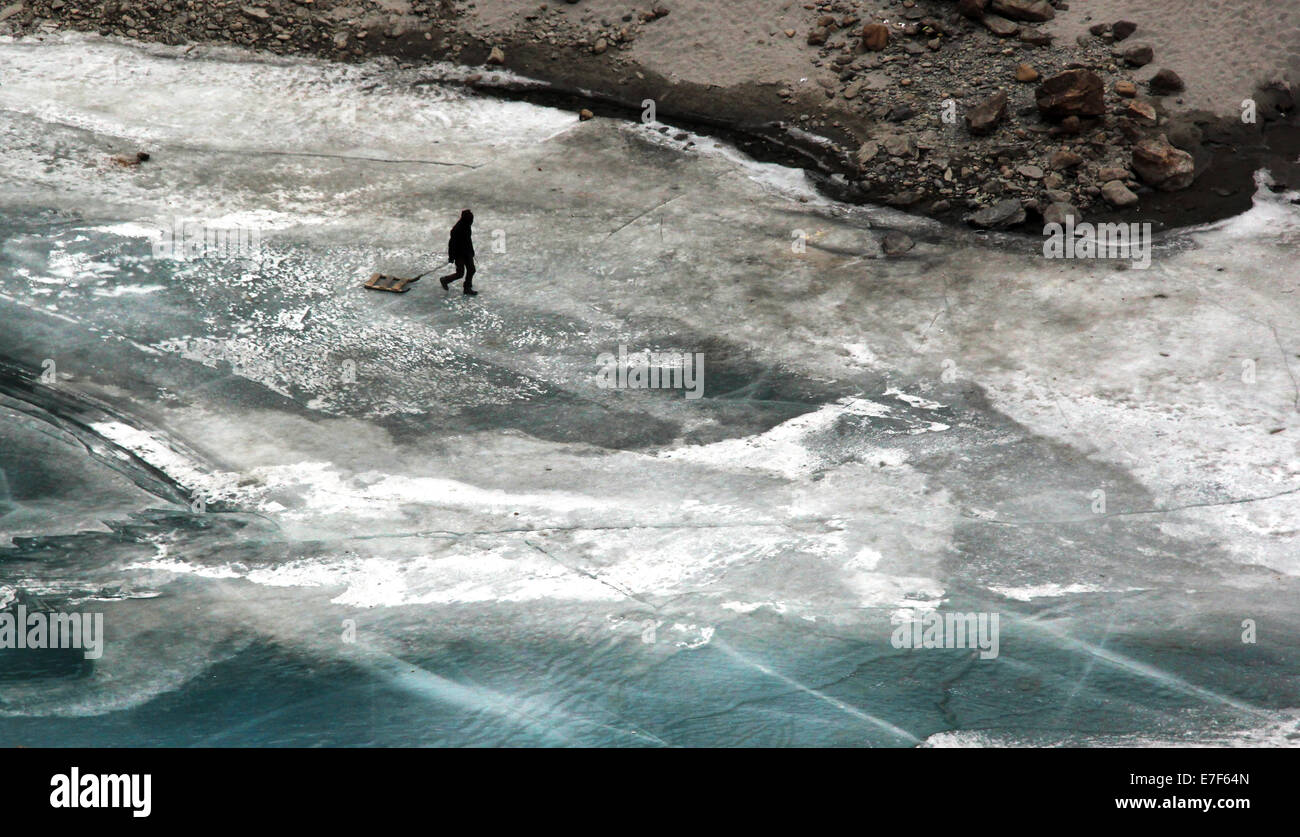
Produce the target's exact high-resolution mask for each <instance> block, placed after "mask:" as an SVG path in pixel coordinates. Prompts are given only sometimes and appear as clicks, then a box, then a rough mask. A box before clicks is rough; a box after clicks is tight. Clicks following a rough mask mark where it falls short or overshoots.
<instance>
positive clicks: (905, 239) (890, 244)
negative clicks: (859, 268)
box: [880, 230, 916, 256]
mask: <svg viewBox="0 0 1300 837" xmlns="http://www.w3.org/2000/svg"><path fill="white" fill-rule="evenodd" d="M915 246H916V242H914V241H912V239H911V237H910V236H908V235H907V233H902V232H899V231H898V230H890V231H889V232H887V233H885V237H884V238H883V239H881V242H880V249H881V251H883V252H884V254H885V255H886V256H901V255H903V254H904V253H906V252H907V251H908V250H911V249H912V248H913V247H915Z"/></svg>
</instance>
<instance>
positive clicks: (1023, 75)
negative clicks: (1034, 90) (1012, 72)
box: [1016, 64, 1039, 84]
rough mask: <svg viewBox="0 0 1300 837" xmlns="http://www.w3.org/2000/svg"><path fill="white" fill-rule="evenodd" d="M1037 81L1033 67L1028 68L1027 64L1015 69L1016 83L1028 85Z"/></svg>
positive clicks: (1036, 72) (1037, 77) (1036, 74)
mask: <svg viewBox="0 0 1300 837" xmlns="http://www.w3.org/2000/svg"><path fill="white" fill-rule="evenodd" d="M1038 79H1039V74H1038V71H1037V70H1035V69H1034V68H1033V67H1031V66H1029V65H1028V64H1021V65H1020V66H1018V67H1016V81H1021V82H1024V83H1026V84H1028V83H1030V82H1034V81H1038Z"/></svg>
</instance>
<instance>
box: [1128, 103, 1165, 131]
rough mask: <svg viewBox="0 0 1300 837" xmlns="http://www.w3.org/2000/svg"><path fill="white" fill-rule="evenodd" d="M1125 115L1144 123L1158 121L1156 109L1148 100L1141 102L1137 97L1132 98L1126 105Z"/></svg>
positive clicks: (1151, 123) (1152, 123)
mask: <svg viewBox="0 0 1300 837" xmlns="http://www.w3.org/2000/svg"><path fill="white" fill-rule="evenodd" d="M1123 113H1124V115H1125V116H1127V117H1129V118H1130V119H1136V120H1137V121H1138V122H1140V123H1142V124H1143V125H1154V124H1156V122H1157V121H1158V120H1157V118H1156V109H1155V108H1153V107H1151V105H1150V104H1149V103H1147V102H1140V101H1138V100H1137V99H1130V100H1129V102H1128V104H1126V105H1125V106H1124V111H1123Z"/></svg>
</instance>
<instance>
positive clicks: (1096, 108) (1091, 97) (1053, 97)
mask: <svg viewBox="0 0 1300 837" xmlns="http://www.w3.org/2000/svg"><path fill="white" fill-rule="evenodd" d="M1034 99H1035V101H1036V102H1037V104H1038V112H1039V113H1041V114H1042V115H1043V116H1044V117H1045V118H1047V119H1065V118H1067V117H1071V116H1102V115H1104V114H1105V113H1106V95H1105V91H1104V89H1103V86H1102V81H1101V77H1100V76H1098V75H1097V74H1096V73H1094V72H1092V71H1091V70H1081V69H1080V70H1066V71H1065V72H1063V73H1060V74H1059V75H1055V76H1052V77H1051V78H1049V79H1047V80H1046V81H1044V82H1043V83H1042V84H1040V85H1039V86H1038V90H1037V91H1036V92H1035V94H1034Z"/></svg>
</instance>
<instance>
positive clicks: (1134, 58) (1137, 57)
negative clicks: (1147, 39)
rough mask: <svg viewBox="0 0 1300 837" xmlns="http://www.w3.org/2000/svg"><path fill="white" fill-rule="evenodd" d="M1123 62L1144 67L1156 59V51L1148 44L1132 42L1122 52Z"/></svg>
mask: <svg viewBox="0 0 1300 837" xmlns="http://www.w3.org/2000/svg"><path fill="white" fill-rule="evenodd" d="M1123 55H1124V62H1125V63H1126V64H1128V65H1129V66H1131V67H1145V66H1146V65H1148V64H1150V63H1151V62H1152V61H1154V60H1156V51H1155V50H1154V49H1152V48H1151V45H1150V44H1134V45H1133V46H1131V47H1128V48H1127V49H1125V50H1124V52H1123Z"/></svg>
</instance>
